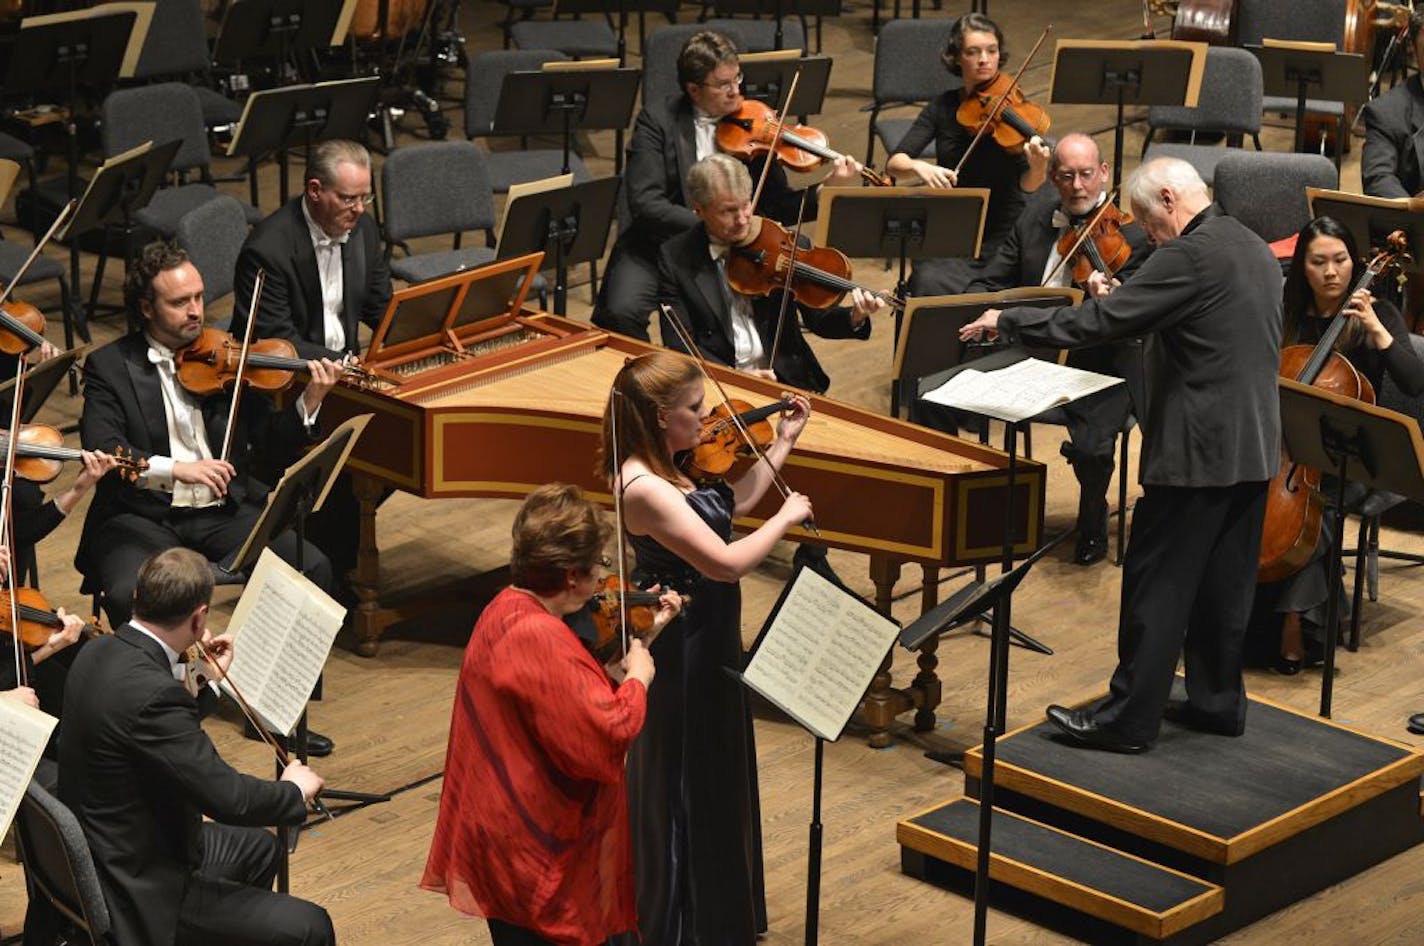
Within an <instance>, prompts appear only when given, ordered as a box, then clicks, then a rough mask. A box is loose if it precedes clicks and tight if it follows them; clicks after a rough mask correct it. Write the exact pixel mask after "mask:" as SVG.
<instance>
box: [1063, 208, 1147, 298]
mask: <svg viewBox="0 0 1424 946" xmlns="http://www.w3.org/2000/svg"><path fill="white" fill-rule="evenodd" d="M1129 223H1132V214H1130V213H1127V212H1125V211H1122V210H1119V209H1118V208H1117V205H1116V204H1114V203H1113V202H1112V199H1111V198H1109V199H1108V200H1106V201H1104V203H1103V206H1102V207H1100V208H1099V209H1098V212H1097V213H1095V214H1094V215H1093V217H1092V219H1090V220H1089V221H1087V223H1085V224H1084V225H1083V226H1081V227H1078V228H1070V229H1068V230H1067V231H1065V232H1064V234H1063V236H1061V237H1059V238H1058V255H1059V256H1060V257H1061V258H1062V259H1063V260H1065V261H1067V262H1066V263H1065V264H1064V265H1069V266H1071V267H1072V273H1073V282H1074V283H1076V284H1077V285H1080V286H1084V285H1087V283H1088V277H1089V276H1091V275H1093V273H1095V272H1098V273H1102V274H1103V275H1104V276H1116V275H1117V273H1118V271H1119V270H1121V269H1122V268H1123V267H1124V266H1126V265H1127V261H1128V259H1130V258H1131V257H1132V244H1130V243H1128V242H1127V236H1126V235H1125V234H1124V233H1123V232H1122V228H1123V227H1124V226H1125V225H1127V224H1129Z"/></svg>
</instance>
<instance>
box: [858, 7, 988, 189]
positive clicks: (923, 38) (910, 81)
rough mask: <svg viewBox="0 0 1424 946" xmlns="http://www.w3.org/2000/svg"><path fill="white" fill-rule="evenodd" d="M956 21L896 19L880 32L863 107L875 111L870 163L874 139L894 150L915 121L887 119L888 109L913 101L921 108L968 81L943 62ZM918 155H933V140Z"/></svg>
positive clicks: (870, 129) (868, 144)
mask: <svg viewBox="0 0 1424 946" xmlns="http://www.w3.org/2000/svg"><path fill="white" fill-rule="evenodd" d="M953 25H954V20H953V19H950V18H943V19H941V18H935V19H928V20H918V19H916V20H892V21H891V22H889V23H886V24H885V26H884V27H882V28H881V30H880V33H879V35H877V36H876V37H875V64H874V67H873V69H872V73H871V84H870V97H871V101H870V104H869V105H862V106H861V111H863V112H869V113H870V121H869V127H868V128H867V130H866V143H865V163H866V164H867V165H871V164H874V163H875V142H876V141H877V140H879V142H880V146H881V147H882V148H884V149H885V154H886V156H887V157H888V156H889V155H891V154H894V152H895V149H896V147H897V146H898V145H899V144H900V140H901V139H902V138H904V137H905V132H907V131H909V130H910V126H911V125H913V124H914V123H915V120H914V117H913V116H911V117H895V118H885V117H883V116H882V115H881V114H880V113H881V111H882V110H884V109H899V108H903V107H906V106H914V107H915V108H916V109H919V108H921V107H923V106H924V104H925V103H926V102H928V101H930V100H931V99H933V98H936V97H937V96H939V95H940V94H942V93H944V92H952V91H955V90H957V89H960V88H962V87H963V85H964V83H963V81H962V80H961V79H960V78H959V77H958V76H955V75H951V74H950V72H949V70H948V69H946V68H945V67H944V63H943V62H941V61H940V53H942V52H943V51H944V46H945V43H946V42H948V40H949V30H950V27H952V26H953ZM911 157H916V158H928V159H931V160H933V159H934V142H933V141H931V142H930V143H929V144H927V145H925V147H924V150H922V151H921V152H920V153H919V154H917V155H911Z"/></svg>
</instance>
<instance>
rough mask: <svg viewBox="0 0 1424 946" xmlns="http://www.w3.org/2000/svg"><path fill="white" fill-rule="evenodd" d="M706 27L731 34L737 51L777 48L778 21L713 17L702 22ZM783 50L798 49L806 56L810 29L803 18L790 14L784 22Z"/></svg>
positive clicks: (782, 33) (725, 34) (782, 25)
mask: <svg viewBox="0 0 1424 946" xmlns="http://www.w3.org/2000/svg"><path fill="white" fill-rule="evenodd" d="M702 28H703V29H704V30H711V31H712V32H714V33H721V34H722V35H724V36H731V37H732V42H734V43H736V44H737V51H738V52H743V53H764V52H768V51H770V50H773V49H776V48H777V45H776V21H775V20H772V19H766V20H762V19H756V20H751V19H741V20H734V19H732V18H730V17H713V18H712V19H709V20H707V21H705V22H704V23H703V24H702ZM780 48H781V49H797V50H800V51H801V55H803V56H804V55H806V52H807V47H806V31H805V30H804V29H802V28H801V20H800V18H799V17H795V16H787V17H785V18H784V19H783V20H782V21H781V47H780Z"/></svg>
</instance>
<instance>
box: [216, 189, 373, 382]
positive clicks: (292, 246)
mask: <svg viewBox="0 0 1424 946" xmlns="http://www.w3.org/2000/svg"><path fill="white" fill-rule="evenodd" d="M303 199H304V198H303V197H300V196H299V197H297V198H295V199H293V200H290V201H288V202H287V203H286V204H285V205H284V206H282V207H281V208H279V209H278V210H277V211H276V212H275V213H273V214H272V215H271V216H269V217H267V219H265V220H263V221H262V222H261V223H259V224H258V225H257V226H255V227H253V228H252V232H251V233H250V234H248V237H247V242H246V243H244V244H243V245H242V252H241V253H240V254H238V257H237V274H236V283H235V287H234V290H233V293H234V294H233V308H232V332H233V334H235V335H237V336H238V337H241V336H242V333H243V331H244V330H245V328H246V326H247V310H248V309H249V308H250V307H251V299H252V285H253V283H254V282H255V281H256V279H257V271H258V270H259V269H261V270H263V271H265V272H266V273H267V280H266V282H265V283H264V285H263V289H262V301H261V303H260V305H259V306H258V308H257V326H256V337H257V338H285V339H288V340H290V341H291V342H292V344H293V345H295V346H296V348H297V354H299V355H301V356H302V357H303V358H321V357H339V356H340V355H344V354H346V353H347V352H350V353H353V354H359V351H360V347H359V344H358V339H357V335H356V329H357V326H358V324H359V323H362V322H364V323H366V324H367V325H369V326H371V327H372V328H375V327H376V326H377V325H378V324H380V321H381V315H382V314H383V313H384V312H385V311H386V304H387V303H388V302H390V300H391V273H390V270H389V269H388V268H387V267H386V260H385V257H384V255H383V254H382V252H381V234H380V228H379V227H377V226H376V221H375V220H374V219H373V218H372V217H371V216H370V215H369V214H365V215H362V217H361V219H360V220H359V221H358V222H357V224H356V229H355V230H352V231H351V236H350V237H349V238H348V239H347V240H346V242H345V243H344V244H342V247H341V273H342V283H343V286H344V291H343V295H342V306H343V309H342V316H343V321H344V324H345V328H346V351H345V352H333V351H332V350H331V349H329V348H327V347H326V321H325V319H326V317H325V314H324V313H323V310H322V305H321V277H320V276H319V275H318V274H317V268H316V250H315V249H313V248H312V242H311V230H310V229H309V228H308V227H307V220H306V217H305V216H304V215H303V214H302V203H301V202H302V200H303Z"/></svg>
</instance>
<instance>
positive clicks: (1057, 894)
mask: <svg viewBox="0 0 1424 946" xmlns="http://www.w3.org/2000/svg"><path fill="white" fill-rule="evenodd" d="M1178 695H1182V694H1178ZM1056 732H1057V730H1056V729H1055V728H1054V727H1053V726H1052V724H1050V723H1048V722H1042V723H1037V724H1034V725H1031V726H1025V727H1023V728H1022V729H1018V730H1015V731H1013V732H1011V733H1009V734H1007V735H1006V736H1004V737H1002V738H1001V739H999V740H998V742H997V755H996V762H995V767H994V798H995V803H996V807H995V815H994V825H993V833H992V841H993V844H992V851H991V858H990V878H991V881H992V882H991V885H990V886H991V889H990V903H991V904H993V905H994V906H995V907H998V908H1001V909H1006V910H1009V911H1011V912H1016V913H1021V914H1023V915H1025V916H1027V917H1029V918H1030V919H1033V920H1035V921H1037V922H1040V923H1042V924H1043V925H1045V926H1050V927H1053V928H1056V929H1059V930H1061V931H1063V932H1066V933H1068V934H1069V935H1072V936H1075V937H1077V938H1080V939H1083V940H1084V941H1086V942H1090V943H1095V944H1108V943H1172V944H1189V943H1190V944H1195V943H1211V942H1214V941H1216V940H1217V939H1219V938H1220V937H1222V936H1225V935H1226V934H1227V933H1230V932H1231V931H1233V930H1237V929H1240V928H1241V927H1243V926H1246V925H1248V924H1250V923H1252V922H1255V921H1256V920H1258V919H1260V918H1262V917H1264V916H1267V915H1269V914H1271V913H1274V912H1275V911H1276V910H1279V909H1281V908H1282V907H1285V906H1287V905H1289V904H1291V903H1294V902H1295V901H1297V900H1300V899H1302V898H1304V897H1307V896H1309V895H1311V894H1313V893H1315V892H1317V891H1319V890H1322V889H1324V888H1326V887H1328V886H1330V885H1332V884H1336V883H1339V882H1340V881H1342V880H1344V879H1346V878H1348V877H1351V876H1353V875H1355V874H1357V873H1360V872H1361V871H1363V870H1365V869H1367V868H1369V867H1371V866H1373V865H1374V864H1378V863H1379V862H1381V861H1383V860H1386V859H1388V858H1390V857H1392V856H1393V855H1395V854H1397V853H1399V852H1400V851H1403V850H1405V849H1407V848H1409V847H1412V846H1414V845H1415V844H1418V843H1419V842H1420V841H1421V840H1424V821H1421V818H1420V783H1419V780H1420V775H1421V773H1424V753H1421V752H1420V751H1418V750H1416V749H1413V748H1411V747H1409V746H1406V745H1403V744H1401V743H1397V742H1394V741H1392V740H1389V739H1384V738H1380V737H1377V736H1370V735H1367V734H1365V733H1362V732H1359V731H1357V730H1353V729H1350V728H1348V727H1345V726H1341V725H1339V724H1336V723H1333V722H1331V721H1329V720H1325V719H1320V718H1318V717H1315V716H1310V715H1307V714H1305V713H1301V712H1298V711H1296V710H1293V709H1289V708H1287V707H1284V706H1280V705H1277V704H1274V703H1271V702H1268V701H1266V700H1261V699H1257V698H1252V699H1251V701H1250V708H1249V711H1248V713H1247V724H1246V734H1245V735H1243V736H1241V737H1239V738H1235V739H1232V738H1227V737H1223V736H1216V735H1209V734H1205V733H1200V732H1196V731H1194V730H1191V729H1186V728H1184V727H1181V726H1178V725H1175V724H1173V723H1168V722H1164V723H1163V728H1162V734H1161V737H1160V739H1159V740H1158V742H1157V743H1156V745H1154V747H1153V748H1152V750H1151V751H1150V752H1147V753H1146V754H1143V755H1117V754H1113V753H1108V752H1098V751H1094V750H1088V749H1080V748H1073V747H1071V746H1069V745H1066V744H1065V743H1063V742H1061V741H1059V739H1058V738H1056V737H1055V735H1054V734H1055V733H1056ZM964 770H965V792H966V795H965V797H961V798H956V799H952V800H951V801H949V802H947V803H945V804H942V805H937V806H935V807H934V808H932V809H930V810H929V811H924V812H920V813H918V814H915V815H912V816H910V817H907V818H905V819H904V820H902V821H901V822H900V823H899V825H898V827H897V832H896V833H897V838H898V840H899V843H900V846H901V855H900V856H901V868H902V869H903V870H904V871H905V873H907V874H910V875H911V876H914V877H918V878H920V879H922V880H926V881H929V882H932V883H936V884H940V885H942V886H947V887H950V888H953V889H958V890H961V891H965V892H968V893H970V894H971V895H972V892H973V884H974V868H975V865H976V862H977V858H978V848H977V840H978V830H979V827H978V816H979V810H978V804H977V801H976V799H977V798H978V796H979V790H980V776H981V774H982V771H983V757H982V755H981V754H980V751H979V749H973V750H970V752H969V753H968V754H967V755H966V756H965V760H964Z"/></svg>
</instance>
